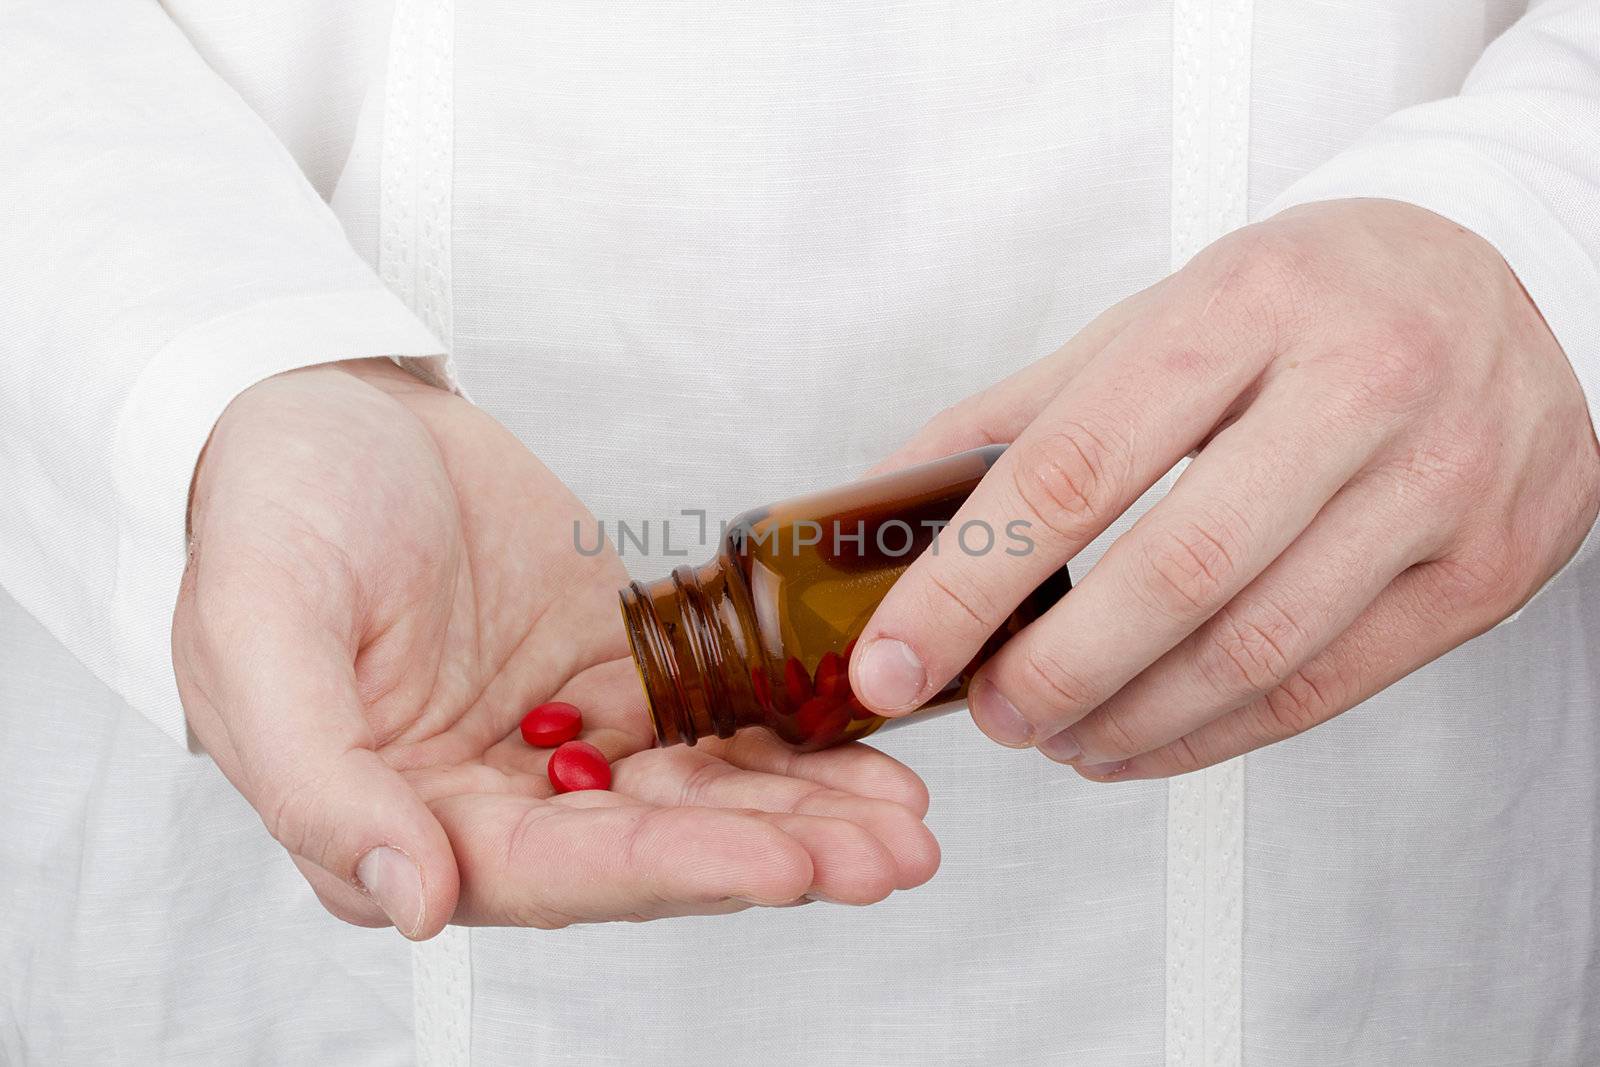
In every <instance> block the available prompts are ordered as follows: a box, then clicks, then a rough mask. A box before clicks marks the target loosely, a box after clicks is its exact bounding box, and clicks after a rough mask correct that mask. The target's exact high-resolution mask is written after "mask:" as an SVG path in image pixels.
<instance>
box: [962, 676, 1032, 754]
mask: <svg viewBox="0 0 1600 1067" xmlns="http://www.w3.org/2000/svg"><path fill="white" fill-rule="evenodd" d="M977 690H978V691H977V692H976V693H974V694H973V697H972V717H973V718H974V719H976V720H977V722H978V729H980V730H982V731H983V732H984V733H986V734H988V735H989V736H990V737H992V738H994V739H995V740H996V741H998V742H1000V743H1001V744H1002V745H1010V746H1012V747H1013V748H1021V747H1023V746H1024V745H1026V744H1028V743H1029V742H1031V741H1032V740H1033V724H1032V723H1030V722H1029V721H1028V720H1027V719H1024V718H1023V717H1022V712H1020V711H1018V710H1017V706H1016V705H1015V704H1013V703H1011V701H1009V700H1007V699H1006V698H1005V696H1004V694H1002V693H1001V692H1000V690H998V689H996V688H995V687H994V686H993V685H992V684H990V683H989V682H982V683H980V684H979V685H978V687H977Z"/></svg>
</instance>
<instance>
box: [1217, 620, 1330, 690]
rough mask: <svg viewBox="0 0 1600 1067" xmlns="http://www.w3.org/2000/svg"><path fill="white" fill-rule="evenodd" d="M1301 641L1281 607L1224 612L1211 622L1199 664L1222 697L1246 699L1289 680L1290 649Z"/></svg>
mask: <svg viewBox="0 0 1600 1067" xmlns="http://www.w3.org/2000/svg"><path fill="white" fill-rule="evenodd" d="M1304 640H1305V633H1304V631H1303V630H1302V629H1301V627H1300V624H1299V623H1298V622H1297V621H1296V620H1295V618H1294V617H1293V616H1292V615H1290V614H1289V613H1288V612H1286V611H1284V610H1282V609H1281V608H1278V607H1275V606H1273V605H1270V604H1263V605H1260V606H1258V607H1255V608H1252V609H1247V610H1241V609H1236V608H1227V607H1225V608H1223V609H1222V610H1221V611H1220V612H1218V613H1217V614H1216V616H1215V617H1214V621H1213V623H1212V625H1211V633H1210V634H1209V641H1210V647H1209V653H1208V654H1207V655H1204V656H1202V658H1201V663H1202V664H1203V665H1204V669H1205V670H1206V673H1208V674H1209V675H1210V676H1211V677H1212V678H1213V679H1215V680H1216V682H1217V683H1218V688H1219V689H1221V690H1222V691H1223V692H1225V693H1227V694H1229V695H1230V696H1237V697H1247V696H1250V695H1251V694H1255V693H1264V692H1267V691H1268V690H1271V689H1272V688H1274V687H1275V686H1277V685H1278V684H1280V683H1281V682H1282V681H1283V679H1284V678H1286V677H1288V675H1289V673H1290V671H1291V670H1292V669H1293V666H1294V652H1293V650H1294V649H1295V648H1297V647H1298V646H1300V645H1301V644H1302V643H1303V642H1304Z"/></svg>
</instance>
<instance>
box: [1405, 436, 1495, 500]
mask: <svg viewBox="0 0 1600 1067" xmlns="http://www.w3.org/2000/svg"><path fill="white" fill-rule="evenodd" d="M1488 469H1490V465H1489V462H1488V455H1487V449H1486V446H1485V445H1484V444H1483V443H1482V442H1481V441H1480V440H1477V439H1476V438H1475V437H1474V436H1473V435H1470V434H1464V433H1438V434H1434V435H1433V436H1432V437H1431V438H1430V439H1429V440H1427V441H1426V442H1423V443H1421V444H1419V445H1417V446H1416V447H1414V448H1411V449H1408V450H1407V451H1406V452H1405V453H1404V454H1403V455H1401V456H1399V457H1398V458H1397V459H1396V460H1395V461H1394V465H1393V470H1394V473H1395V474H1396V475H1398V476H1399V478H1400V479H1401V482H1402V484H1403V486H1404V487H1405V489H1406V491H1407V493H1408V495H1409V496H1410V497H1411V498H1412V499H1413V500H1414V501H1416V502H1417V503H1420V504H1423V505H1426V506H1427V507H1428V509H1429V510H1430V512H1431V513H1433V514H1436V515H1441V516H1444V517H1447V518H1449V519H1450V520H1452V521H1454V520H1458V519H1460V518H1462V517H1463V515H1464V514H1465V512H1467V511H1468V510H1469V509H1470V507H1471V502H1472V500H1473V499H1474V498H1475V497H1476V496H1477V492H1476V490H1477V488H1478V486H1479V485H1480V483H1481V482H1482V480H1483V477H1484V472H1485V471H1486V470H1488Z"/></svg>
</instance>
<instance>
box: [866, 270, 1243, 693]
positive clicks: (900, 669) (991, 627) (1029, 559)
mask: <svg viewBox="0 0 1600 1067" xmlns="http://www.w3.org/2000/svg"><path fill="white" fill-rule="evenodd" d="M1210 306H1211V305H1210V302H1207V303H1205V304H1204V305H1201V306H1199V307H1195V308H1192V309H1190V310H1189V311H1188V313H1180V314H1176V315H1172V316H1170V317H1165V318H1163V319H1158V320H1156V321H1150V322H1145V323H1142V324H1139V325H1137V326H1135V327H1131V328H1129V329H1127V330H1125V331H1124V332H1123V333H1121V334H1120V335H1119V336H1118V337H1117V338H1116V339H1115V340H1114V341H1113V342H1112V343H1111V344H1110V345H1109V346H1108V347H1107V349H1106V350H1105V352H1104V353H1103V354H1102V356H1101V357H1100V358H1098V359H1096V360H1095V361H1094V362H1093V363H1092V364H1091V365H1090V366H1089V367H1088V368H1086V369H1085V370H1084V371H1083V373H1082V374H1080V375H1079V376H1078V377H1077V379H1075V381H1074V382H1073V388H1072V390H1071V392H1070V395H1061V396H1058V397H1057V398H1056V399H1055V400H1054V401H1052V402H1051V403H1050V404H1049V405H1048V406H1047V407H1046V408H1045V409H1044V411H1043V412H1041V414H1040V415H1039V417H1038V418H1037V419H1036V420H1035V421H1034V422H1033V423H1032V424H1031V425H1029V426H1028V428H1027V429H1026V430H1024V431H1023V432H1022V434H1021V435H1019V436H1018V438H1017V440H1016V443H1015V444H1014V445H1013V446H1012V447H1011V448H1010V449H1008V450H1007V451H1006V453H1005V454H1004V455H1002V456H1001V457H1000V459H999V460H998V461H997V462H996V463H995V465H994V467H993V468H992V469H991V470H990V471H989V473H988V475H987V476H985V478H984V479H983V481H982V482H981V483H979V485H978V488H977V489H976V490H974V492H973V494H972V496H971V497H970V498H969V499H968V500H967V502H966V503H965V504H964V505H963V506H962V507H961V509H960V510H959V511H958V512H957V513H956V515H955V517H954V518H953V519H952V520H951V522H950V524H949V526H948V527H946V528H945V529H944V530H943V531H942V532H941V533H940V535H939V538H938V540H937V541H936V542H935V548H936V550H934V551H929V552H925V553H923V555H922V556H921V557H919V558H918V559H917V560H916V561H915V562H914V563H913V564H912V565H911V566H910V567H909V568H907V570H906V573H905V574H903V575H902V576H901V577H900V579H899V581H897V582H896V583H895V585H894V587H893V588H892V589H891V590H890V591H889V594H888V596H886V597H885V598H884V600H883V603H882V604H880V605H879V606H878V609H877V611H876V612H875V613H874V614H873V616H872V619H871V621H870V622H869V623H868V624H867V627H866V629H865V630H864V631H863V633H862V635H861V638H860V641H859V645H860V647H859V648H858V649H857V650H856V653H855V656H854V657H853V658H852V662H851V665H850V668H851V676H850V677H851V684H852V686H853V687H854V689H855V692H856V693H857V695H859V696H860V698H861V700H862V701H863V702H864V703H865V704H866V705H867V706H868V707H870V708H872V709H873V710H875V711H879V712H882V713H884V714H889V715H894V714H903V713H905V712H908V711H910V710H912V709H914V708H916V707H917V706H918V705H920V704H922V703H923V702H925V701H926V700H928V699H929V698H930V697H931V696H932V695H933V694H934V693H937V692H938V691H939V690H940V689H941V688H942V687H943V686H944V685H945V684H946V683H947V682H949V680H950V679H951V678H953V677H955V676H956V674H957V673H959V671H960V670H961V669H962V668H963V667H964V666H965V665H966V664H967V663H969V662H970V661H971V659H972V657H973V656H974V655H976V654H977V652H978V650H979V649H980V648H981V647H982V645H983V643H984V641H985V640H987V639H988V637H989V635H990V634H992V633H993V632H994V631H995V630H996V629H997V628H998V627H999V626H1000V624H1001V623H1002V622H1003V621H1004V620H1005V618H1006V617H1007V616H1008V615H1010V614H1011V612H1012V611H1014V610H1016V607H1017V605H1018V604H1020V603H1021V602H1022V600H1023V599H1024V598H1025V597H1026V596H1027V595H1028V594H1029V593H1030V592H1031V591H1033V590H1034V589H1035V588H1037V587H1038V586H1039V585H1041V584H1042V583H1043V582H1044V581H1045V580H1046V579H1047V578H1049V577H1050V575H1051V574H1053V573H1054V572H1055V571H1056V570H1057V569H1059V568H1060V567H1061V565H1062V564H1063V563H1065V562H1066V561H1067V560H1069V559H1071V558H1072V556H1074V555H1075V554H1077V553H1078V552H1079V551H1081V550H1082V549H1083V548H1084V547H1085V546H1086V545H1088V544H1089V542H1090V541H1092V540H1094V538H1095V537H1097V536H1099V534H1100V533H1101V532H1102V531H1104V530H1105V529H1106V527H1107V526H1109V525H1110V524H1111V522H1112V521H1113V520H1114V519H1115V518H1116V517H1117V516H1118V515H1120V514H1122V512H1123V511H1125V510H1127V508H1128V507H1129V506H1130V505H1131V504H1132V503H1133V502H1134V501H1135V500H1137V499H1138V498H1139V496H1140V495H1141V494H1142V493H1143V492H1144V491H1145V490H1146V489H1148V488H1149V487H1150V486H1151V485H1153V484H1155V482H1156V481H1157V480H1158V479H1159V478H1160V477H1161V476H1162V475H1163V474H1164V473H1166V472H1167V471H1168V470H1170V469H1171V468H1172V467H1173V465H1174V464H1176V463H1177V462H1178V460H1179V459H1181V458H1182V457H1183V456H1184V455H1186V454H1188V453H1189V452H1190V451H1192V450H1193V449H1194V447H1195V446H1196V445H1197V444H1198V443H1199V442H1200V441H1201V440H1203V439H1204V438H1205V437H1206V435H1207V434H1208V433H1210V432H1211V431H1212V430H1213V429H1214V428H1215V427H1216V426H1217V425H1218V424H1219V423H1220V422H1221V421H1222V420H1223V418H1224V417H1225V416H1226V415H1227V413H1228V411H1229V409H1230V407H1231V406H1232V404H1233V403H1234V401H1235V400H1236V399H1237V398H1238V397H1239V396H1240V395H1241V394H1242V393H1243V392H1244V391H1245V390H1246V389H1247V388H1248V387H1249V386H1250V384H1251V382H1252V381H1254V380H1255V378H1256V377H1257V376H1258V375H1259V374H1260V372H1261V369H1262V368H1263V367H1264V366H1265V365H1266V363H1267V356H1268V354H1269V351H1270V345H1269V344H1266V343H1263V342H1262V340H1261V339H1259V338H1258V339H1257V340H1256V342H1255V348H1256V350H1255V351H1241V350H1240V349H1239V347H1238V346H1237V344H1236V342H1237V341H1238V340H1239V339H1238V338H1237V337H1232V338H1230V337H1227V336H1226V334H1227V332H1228V331H1224V330H1219V329H1218V328H1217V327H1216V325H1215V324H1208V323H1207V322H1206V316H1207V313H1208V310H1209V309H1210ZM1230 342H1234V343H1230ZM1016 522H1022V523H1025V524H1026V526H1025V527H1023V529H1025V530H1026V533H1027V535H1028V537H1029V539H1030V540H1031V541H1032V548H1031V549H1030V550H1029V551H1028V552H1027V553H1026V554H1023V555H1009V554H1007V555H1001V554H997V553H994V552H992V551H990V552H984V553H980V554H974V553H971V552H968V551H965V550H964V549H963V546H962V543H961V540H960V538H961V532H962V531H963V530H964V529H967V528H968V527H970V526H971V525H972V524H981V525H979V526H978V527H977V528H978V529H979V530H985V529H987V531H989V532H990V533H991V534H994V535H995V536H994V537H987V536H986V537H985V538H984V540H986V541H987V542H988V543H990V544H991V545H992V544H993V542H994V541H995V540H997V538H998V534H999V532H1002V531H1010V530H1012V529H1016V527H1014V526H1012V525H1011V524H1013V523H1016Z"/></svg>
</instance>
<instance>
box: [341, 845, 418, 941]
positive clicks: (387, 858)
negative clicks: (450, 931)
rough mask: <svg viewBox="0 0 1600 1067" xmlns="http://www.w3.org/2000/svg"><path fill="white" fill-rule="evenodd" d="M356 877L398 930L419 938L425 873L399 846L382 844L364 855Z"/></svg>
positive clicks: (357, 867)
mask: <svg viewBox="0 0 1600 1067" xmlns="http://www.w3.org/2000/svg"><path fill="white" fill-rule="evenodd" d="M356 878H357V880H358V881H360V882H361V887H362V888H363V889H365V890H366V891H367V895H368V896H369V897H371V898H372V899H373V901H374V902H376V903H377V905H378V907H380V908H382V909H383V913H384V914H385V915H387V916H388V917H389V921H390V922H392V923H394V925H395V929H397V930H399V931H400V932H401V933H402V934H405V935H406V936H407V937H415V936H416V934H417V931H418V930H420V929H421V928H422V872H421V871H419V870H417V865H416V864H415V863H412V862H411V861H410V860H409V859H407V858H406V856H405V854H404V853H403V852H400V851H399V850H397V849H393V848H390V847H388V846H387V845H380V846H379V847H377V848H375V849H373V850H372V851H370V852H368V853H367V854H366V855H365V856H362V857H361V862H360V863H359V864H357V865H356Z"/></svg>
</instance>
